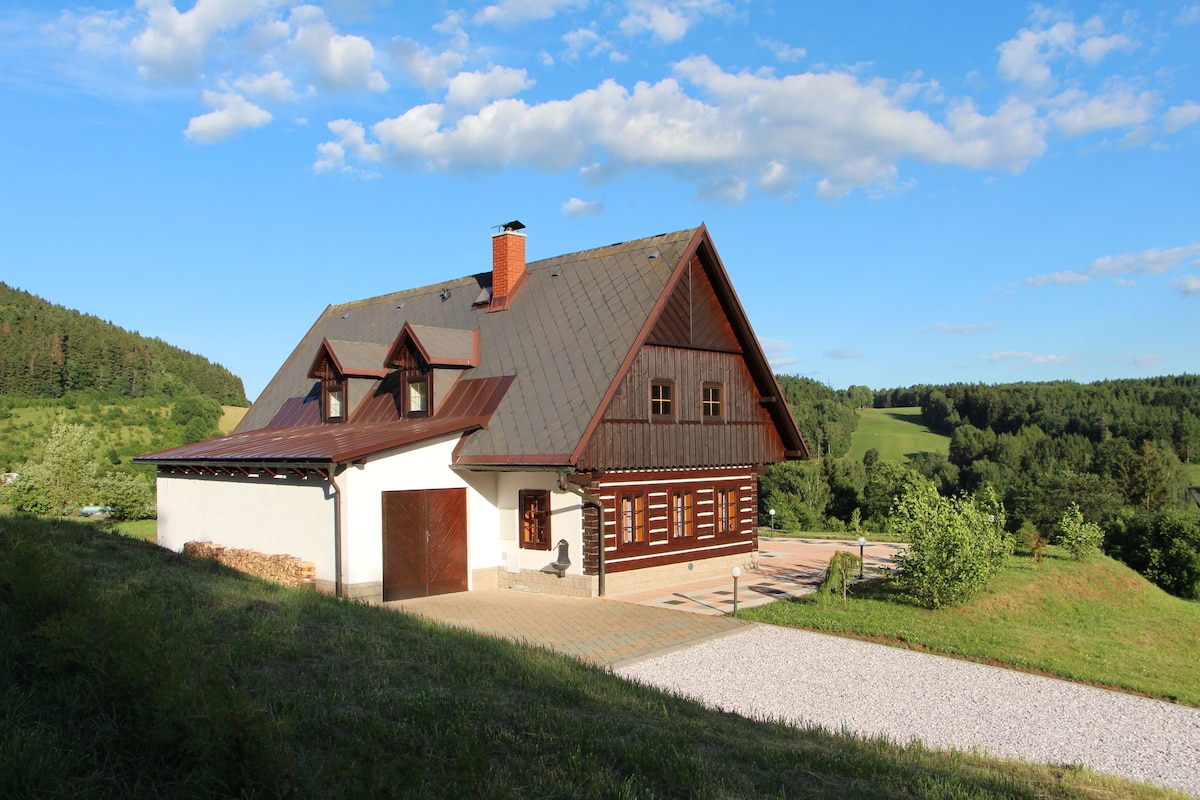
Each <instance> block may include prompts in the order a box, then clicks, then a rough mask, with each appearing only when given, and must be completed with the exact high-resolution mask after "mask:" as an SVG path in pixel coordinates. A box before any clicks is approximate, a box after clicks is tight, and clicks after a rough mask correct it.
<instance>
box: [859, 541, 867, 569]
mask: <svg viewBox="0 0 1200 800" xmlns="http://www.w3.org/2000/svg"><path fill="white" fill-rule="evenodd" d="M866 546H867V537H865V536H860V537H858V577H860V578H861V577H862V576H863V563H864V559H863V548H865V547H866Z"/></svg>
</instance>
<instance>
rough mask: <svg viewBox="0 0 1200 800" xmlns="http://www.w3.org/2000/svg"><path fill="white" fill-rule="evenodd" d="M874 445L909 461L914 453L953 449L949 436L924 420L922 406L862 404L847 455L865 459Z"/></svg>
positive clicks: (884, 455)
mask: <svg viewBox="0 0 1200 800" xmlns="http://www.w3.org/2000/svg"><path fill="white" fill-rule="evenodd" d="M872 447H873V448H875V449H876V450H878V451H879V456H880V457H881V458H884V459H887V460H889V461H906V460H908V456H909V454H911V453H941V454H942V455H947V454H948V453H949V452H950V437H949V436H943V435H942V434H940V433H935V432H934V431H932V430H930V429H929V428H928V427H926V426H925V423H923V422H922V421H921V409H920V407H917V406H914V407H912V408H863V409H859V411H858V427H857V428H856V429H855V431H854V434H853V435H852V436H851V439H850V452H849V453H848V454H847V458H850V459H852V460H854V461H862V457H863V455H864V454H865V453H866V452H867V451H868V450H870V449H871V448H872Z"/></svg>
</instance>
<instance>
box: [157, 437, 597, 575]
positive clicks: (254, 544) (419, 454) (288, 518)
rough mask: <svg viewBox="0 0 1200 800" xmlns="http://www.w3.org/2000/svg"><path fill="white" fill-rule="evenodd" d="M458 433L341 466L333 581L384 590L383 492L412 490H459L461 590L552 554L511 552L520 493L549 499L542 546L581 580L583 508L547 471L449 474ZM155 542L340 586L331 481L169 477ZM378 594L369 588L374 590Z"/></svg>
mask: <svg viewBox="0 0 1200 800" xmlns="http://www.w3.org/2000/svg"><path fill="white" fill-rule="evenodd" d="M458 441H459V436H458V435H457V434H454V435H449V436H446V437H443V438H441V439H437V440H433V441H430V442H425V443H422V444H419V445H414V446H412V447H407V448H401V449H398V450H394V451H391V452H389V453H386V454H384V455H381V456H376V457H373V458H371V459H369V460H368V461H366V462H365V463H363V464H359V465H353V466H350V467H348V468H346V469H345V470H344V471H343V472H342V473H341V474H340V475H338V476H337V477H336V479H335V484H336V486H337V487H338V488H339V490H340V491H341V502H340V505H341V525H342V526H343V528H342V548H343V549H342V554H341V556H342V557H341V559H340V563H341V565H342V566H341V569H342V575H341V583H342V584H343V585H344V586H346V587H349V588H350V589H353V588H354V587H361V588H362V590H363V591H365V592H366V593H367V594H366V595H364V596H368V595H370V594H371V593H372V592H374V591H376V589H371V588H370V587H372V586H376V585H380V586H381V585H382V582H383V493H384V492H391V491H408V490H416V489H457V488H462V489H465V490H466V505H467V509H466V511H467V569H468V588H470V589H474V588H475V587H474V574H473V573H474V571H475V570H482V569H495V568H501V569H507V570H509V571H511V572H519V571H520V570H531V571H535V572H536V571H541V570H543V568H545V567H546V566H547V565H548V564H550V563H551V562H552V561H554V560H555V559H556V558H557V556H558V552H557V549H556V547H552V548H551V549H550V550H548V551H547V550H524V549H521V547H520V545H519V534H518V532H519V519H518V517H519V512H518V509H517V502H518V496H519V493H520V491H521V490H522V489H544V490H547V491H549V492H550V512H551V513H550V541H551V544H552V545H555V546H556V545H557V543H558V541H559V540H560V539H566V540H567V543H568V546H569V555H570V559H571V567H570V569H569V570H568V574H570V575H582V574H583V539H582V527H583V505H582V501H581V500H580V498H579V497H578V496H577V495H574V494H571V493H569V492H560V491H558V490H557V484H558V481H557V475H556V473H553V472H536V471H534V472H514V473H509V472H490V471H480V472H470V471H463V470H454V469H451V468H450V462H451V460H452V458H453V450H454V448H455V446H456V445H457V444H458ZM158 503H159V521H158V537H159V544H160V545H162V546H164V547H169V548H171V549H173V550H181V549H182V548H183V545H184V543H185V542H189V541H193V540H197V541H211V542H214V543H216V544H220V545H224V546H226V547H236V548H244V549H249V550H257V551H259V552H262V553H278V554H288V555H293V556H296V557H298V558H301V559H303V560H305V561H312V562H314V563H315V564H316V565H317V579H318V580H319V581H321V582H322V583H327V584H328V585H329V586H330V587H332V586H333V585H335V584H336V583H337V581H338V575H337V565H338V563H339V558H338V554H337V552H336V535H335V531H336V530H337V523H336V522H335V507H336V504H335V503H334V500H333V491H332V490H331V488H330V485H329V482H327V481H321V480H319V479H316V478H309V479H300V478H298V477H295V476H292V477H288V478H287V479H273V478H266V477H262V478H231V477H200V476H194V475H193V476H189V477H173V476H161V477H159V479H158ZM376 588H377V587H376Z"/></svg>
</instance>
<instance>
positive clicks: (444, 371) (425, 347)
mask: <svg viewBox="0 0 1200 800" xmlns="http://www.w3.org/2000/svg"><path fill="white" fill-rule="evenodd" d="M479 357H480V349H479V329H478V328H476V329H474V330H462V329H459V328H437V327H433V326H429V325H412V324H409V323H405V324H404V327H403V328H402V329H401V330H400V335H399V336H397V337H396V340H395V341H394V342H393V343H392V346H391V347H390V348H389V349H388V351H387V355H386V356H385V358H384V362H383V363H384V364H385V365H386V366H388V367H392V368H395V369H396V370H397V371H398V372H399V375H400V387H399V392H400V413H401V415H402V416H404V417H424V416H432V415H433V414H434V413H436V411H437V407H438V402H439V400H440V398H444V397H445V396H446V395H447V394H448V393H449V392H450V389H451V388H452V387H453V386H454V384H455V383H456V382H457V381H458V379H459V378H460V377H461V376H462V374H463V372H464V371H466V370H468V369H470V368H471V367H475V366H478V364H479Z"/></svg>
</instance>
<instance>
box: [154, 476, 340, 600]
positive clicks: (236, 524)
mask: <svg viewBox="0 0 1200 800" xmlns="http://www.w3.org/2000/svg"><path fill="white" fill-rule="evenodd" d="M327 486H328V484H327V483H326V482H325V481H321V480H319V479H312V478H310V479H307V480H303V479H300V478H298V477H295V476H293V477H289V478H286V479H282V478H280V479H276V478H229V477H215V476H207V477H200V476H194V475H193V476H190V477H186V478H185V477H175V476H165V475H160V476H159V478H158V543H159V544H160V545H161V546H163V547H169V548H170V549H172V550H175V551H180V550H182V549H183V546H184V544H186V543H187V542H191V541H200V542H213V543H214V544H219V545H224V546H225V547H233V548H238V549H245V550H257V551H258V552H260V553H271V554H276V555H291V556H296V557H297V558H299V559H301V560H303V561H311V562H313V563H315V564H316V565H317V580H319V581H333V580H334V579H335V577H336V575H335V559H334V541H333V530H334V527H333V507H334V504H333V500H332V498H331V497H330V496H329V493H328V491H327Z"/></svg>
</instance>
